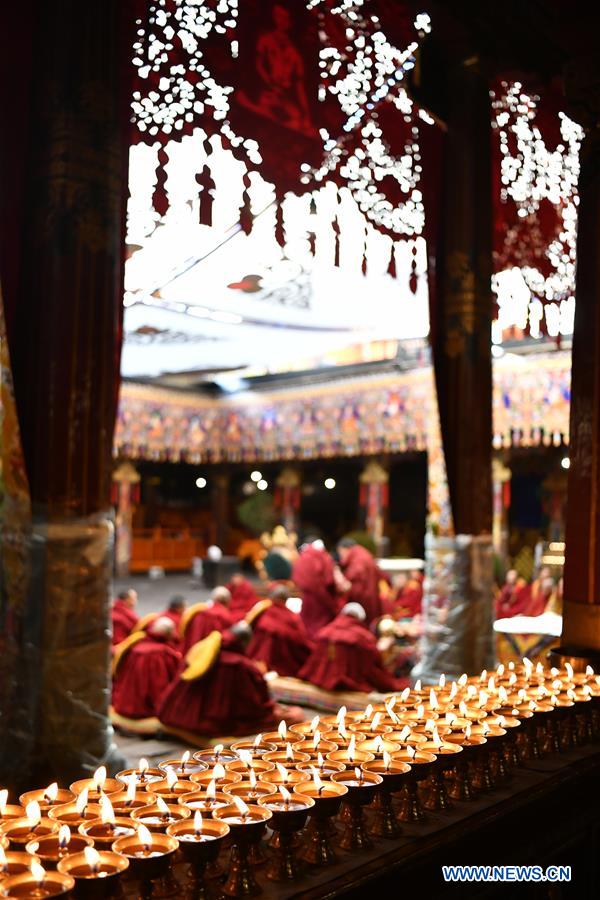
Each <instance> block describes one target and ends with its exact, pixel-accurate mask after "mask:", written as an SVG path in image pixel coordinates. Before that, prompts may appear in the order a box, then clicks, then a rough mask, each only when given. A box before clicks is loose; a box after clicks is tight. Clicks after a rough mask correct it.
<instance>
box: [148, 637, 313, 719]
mask: <svg viewBox="0 0 600 900" xmlns="http://www.w3.org/2000/svg"><path fill="white" fill-rule="evenodd" d="M242 629H243V630H244V633H246V632H249V631H250V629H249V627H248V625H247V624H246V623H245V622H237V623H236V624H235V625H234V626H233V627H232V628H231V630H230V632H229V634H226V635H222V634H221V633H220V632H218V631H213V632H212V634H210V635H208V637H206V638H204V640H202V641H199V642H198V643H197V644H194V645H193V647H191V648H190V650H189V651H188V653H187V654H186V657H185V660H184V661H183V662H182V663H181V665H180V667H179V671H178V673H177V676H176V678H175V680H174V681H173V682H172V684H171V685H170V686H169V687H168V688H167V690H166V691H165V692H164V694H163V696H162V698H161V700H160V705H159V710H158V717H159V719H160V721H161V723H162V724H163V725H164V726H165V728H166V729H167V730H170V731H174V732H175V733H184V734H193V735H204V736H206V737H221V736H223V735H246V734H256V733H257V732H260V731H267V730H269V729H272V728H273V727H275V725H276V724H277V723H278V722H279V721H280V720H281V719H282V718H286V720H287V721H290V716H289V710H284V709H283V708H282V707H279V706H278V705H277V704H275V702H274V701H273V699H272V697H271V696H270V694H269V687H268V684H267V682H266V681H265V679H264V676H263V675H262V673H261V672H260V671H259V669H258V666H257V665H256V663H254V662H253V661H252V660H250V659H247V658H246V657H245V656H242V655H241V654H240V653H236V652H233V651H232V650H230V649H227V648H228V641H229V636H230V635H231V636H232V637H233V638H234V639H239V638H240V636H243V635H241V630H242ZM300 715H303V713H301V714H300ZM297 720H298V721H300V719H299V718H298V717H297Z"/></svg>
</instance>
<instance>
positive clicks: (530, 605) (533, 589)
mask: <svg viewBox="0 0 600 900" xmlns="http://www.w3.org/2000/svg"><path fill="white" fill-rule="evenodd" d="M553 590H554V581H553V578H552V573H551V572H550V569H549V568H548V566H542V568H541V569H540V571H539V573H538V576H537V578H535V579H534V580H533V581H532V582H531V584H530V585H529V587H528V588H527V589H525V588H524V589H523V592H522V596H521V598H520V605H521V606H522V611H521V612H520V613H518V614H516V613H513V615H522V616H541V615H542V613H543V612H544V610H545V609H546V605H547V604H548V602H549V600H550V597H551V596H552V591H553Z"/></svg>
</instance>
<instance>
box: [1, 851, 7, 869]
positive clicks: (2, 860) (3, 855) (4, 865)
mask: <svg viewBox="0 0 600 900" xmlns="http://www.w3.org/2000/svg"><path fill="white" fill-rule="evenodd" d="M0 872H6V853H5V852H4V847H0Z"/></svg>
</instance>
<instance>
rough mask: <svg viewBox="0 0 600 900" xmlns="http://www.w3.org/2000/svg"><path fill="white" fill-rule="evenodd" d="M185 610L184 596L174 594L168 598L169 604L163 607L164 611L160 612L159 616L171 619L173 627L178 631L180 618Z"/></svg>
mask: <svg viewBox="0 0 600 900" xmlns="http://www.w3.org/2000/svg"><path fill="white" fill-rule="evenodd" d="M184 612H185V597H182V596H181V594H175V595H174V596H173V597H171V599H170V600H169V605H168V606H167V608H166V609H165V611H164V612H162V613H161V616H166V617H167V619H171V620H172V621H173V622H174V623H175V628H176V629H177V632H178V633H179V628H180V625H181V619H182V616H183V614H184Z"/></svg>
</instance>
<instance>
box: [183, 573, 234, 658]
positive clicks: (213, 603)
mask: <svg viewBox="0 0 600 900" xmlns="http://www.w3.org/2000/svg"><path fill="white" fill-rule="evenodd" d="M230 603H231V594H230V593H229V591H228V590H227V588H226V587H216V588H215V589H214V590H213V592H212V593H211V595H210V601H209V602H208V603H195V604H194V605H193V606H190V607H188V608H187V609H186V611H185V613H184V614H183V616H182V618H181V625H180V627H179V634H180V636H181V640H182V651H183V653H187V651H188V650H189V649H190V647H192V646H193V645H194V644H197V643H198V641H201V640H203V639H204V638H205V637H207V636H208V635H209V634H211V633H212V632H213V631H221V632H223V631H226V630H227V629H228V628H231V626H232V625H233V624H234V618H233V616H232V615H231V612H230V611H229V604H230Z"/></svg>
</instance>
